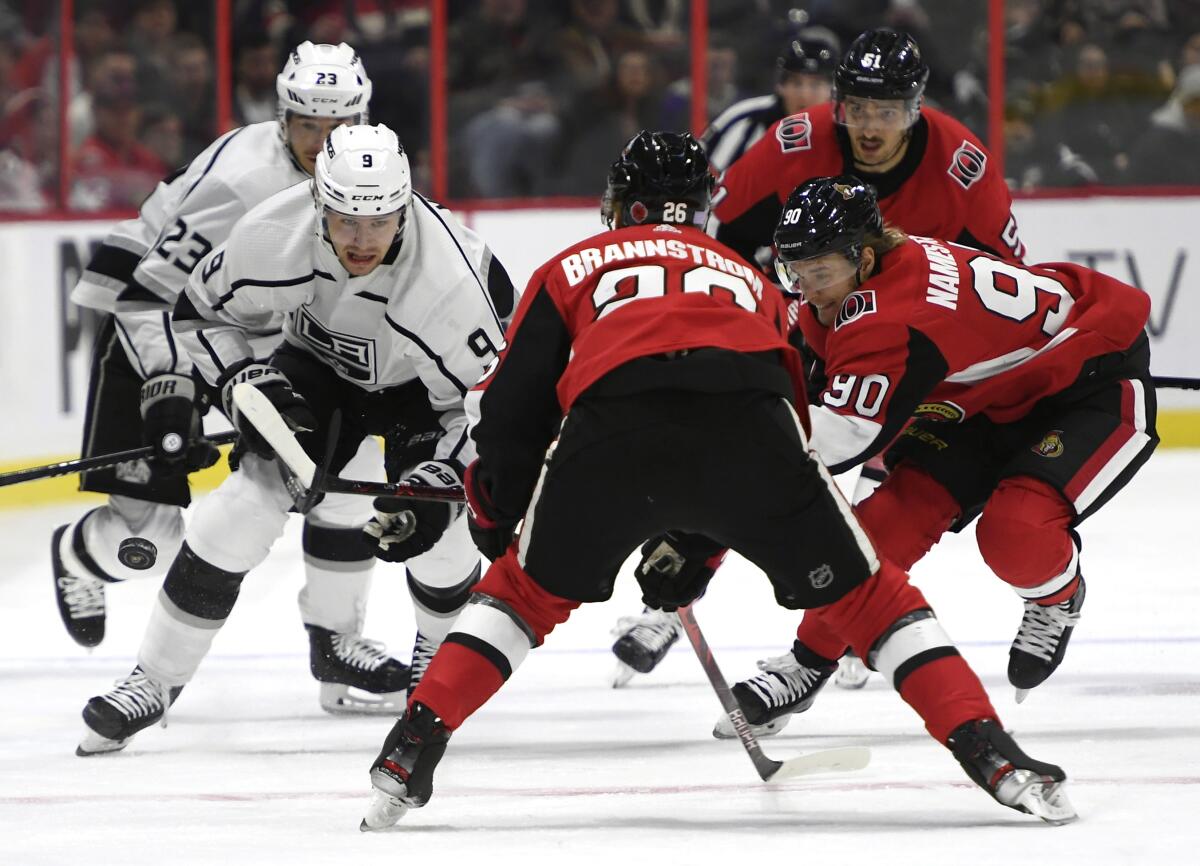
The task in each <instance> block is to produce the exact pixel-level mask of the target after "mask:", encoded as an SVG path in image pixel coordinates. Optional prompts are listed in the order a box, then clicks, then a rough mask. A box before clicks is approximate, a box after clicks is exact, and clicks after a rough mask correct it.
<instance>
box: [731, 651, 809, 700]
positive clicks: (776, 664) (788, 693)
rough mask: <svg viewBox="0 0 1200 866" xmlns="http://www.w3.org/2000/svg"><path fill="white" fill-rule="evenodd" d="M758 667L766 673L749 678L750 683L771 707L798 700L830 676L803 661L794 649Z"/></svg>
mask: <svg viewBox="0 0 1200 866" xmlns="http://www.w3.org/2000/svg"><path fill="white" fill-rule="evenodd" d="M758 669H759V670H760V671H762V673H761V674H758V675H757V676H754V677H751V678H750V679H748V680H746V685H747V686H748V687H749V688H751V689H753V690H754V692H755V694H757V695H758V696H759V698H761V699H762V701H763V703H765V704H766V705H767V706H768V707H771V708H775V707H783V706H787V705H788V704H793V703H796V702H797V701H799V700H800V699H802V698H804V697H806V696H807V692H809V691H810V690H811V689H812V688H813V687H814V686H815V685H817V684H818V683H819V682H821V680H822V679H823V678H824V677H825V676H826V674H825V673H824V672H823V671H819V670H817V669H816V668H810V667H808V666H806V665H802V664H800V662H798V661H796V657H795V656H794V655H793V654H792V653H790V652H787V653H784V654H783V655H780V656H774V657H772V658H769V659H762V660H761V661H759V662H758Z"/></svg>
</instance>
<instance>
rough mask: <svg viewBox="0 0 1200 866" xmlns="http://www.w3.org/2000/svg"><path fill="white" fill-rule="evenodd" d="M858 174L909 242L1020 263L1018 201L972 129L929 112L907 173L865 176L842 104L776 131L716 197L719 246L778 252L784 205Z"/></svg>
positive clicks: (919, 126)
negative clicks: (818, 182)
mask: <svg viewBox="0 0 1200 866" xmlns="http://www.w3.org/2000/svg"><path fill="white" fill-rule="evenodd" d="M839 174H855V175H858V176H859V177H861V178H862V179H863V180H865V181H867V182H868V183H870V184H871V185H872V186H874V187H875V189H876V192H877V193H878V194H879V207H880V210H881V211H882V212H883V218H884V219H885V220H886V221H887V222H889V223H891V224H892V225H895V226H896V227H898V228H901V229H903V230H904V231H906V232H908V233H909V234H916V235H923V236H927V237H935V238H949V239H951V240H953V241H955V242H956V243H961V244H965V245H967V246H971V247H975V248H976V249H981V250H985V251H987V252H990V253H992V254H994V255H997V256H1000V257H1001V258H1005V259H1009V260H1012V261H1020V260H1021V259H1022V257H1023V256H1024V253H1025V250H1024V247H1023V246H1022V244H1021V242H1020V240H1019V239H1018V237H1017V224H1016V221H1015V220H1014V219H1013V216H1012V196H1011V195H1010V194H1009V191H1008V187H1007V185H1006V184H1005V183H1004V178H1003V177H1002V176H1001V175H1000V172H999V169H998V168H997V167H996V164H995V162H994V161H993V160H992V159H991V158H990V156H989V154H988V152H987V150H986V149H985V148H984V146H983V144H982V143H981V142H980V141H979V139H977V138H976V137H975V136H974V135H973V134H972V133H971V132H970V130H968V129H967V128H966V127H965V126H963V125H962V124H961V123H959V122H958V121H957V120H955V119H954V118H952V117H950V116H949V115H947V114H943V113H942V112H940V111H937V110H936V109H933V108H922V109H921V115H920V117H919V118H918V119H917V122H916V123H915V124H914V125H913V128H912V137H911V139H910V141H909V146H908V150H907V152H906V153H905V155H904V158H903V159H902V160H901V161H900V164H899V165H897V166H896V167H895V168H893V169H891V170H890V171H887V172H885V173H883V174H877V175H876V174H866V173H863V172H861V171H856V170H855V168H854V161H853V158H852V155H851V151H850V140H849V138H848V136H847V134H846V131H845V130H844V129H843V128H842V127H841V126H839V125H838V124H837V123H835V122H834V119H833V105H832V103H827V104H825V105H819V106H815V107H813V108H809V109H807V110H805V111H803V112H801V113H800V114H794V115H792V116H790V117H785V118H784V119H783V120H781V121H779V122H778V123H776V124H775V125H774V126H772V127H771V128H770V129H768V130H767V132H766V133H765V134H764V135H763V137H762V138H760V139H759V140H758V141H757V142H756V143H755V144H754V146H753V147H751V148H750V149H749V150H748V151H746V153H745V155H744V156H742V158H741V159H739V160H738V161H737V162H735V163H734V164H733V165H731V166H730V167H729V168H728V169H727V170H726V172H725V173H724V174H723V175H722V176H721V182H720V186H719V187H718V189H717V192H716V194H715V195H714V197H713V205H714V208H713V212H714V215H715V216H716V217H717V218H718V219H719V220H720V221H721V225H720V226H719V228H718V229H717V238H718V239H719V240H721V241H723V242H724V243H726V244H728V245H729V246H731V247H732V248H733V249H735V250H737V251H738V252H740V253H742V254H743V255H748V254H750V255H752V254H753V250H755V249H757V248H758V247H762V246H769V245H770V244H771V238H772V236H773V234H774V231H775V224H776V222H777V221H778V219H779V213H780V211H781V209H782V204H783V202H784V201H786V200H787V197H788V195H789V194H790V193H791V192H792V190H794V189H795V188H796V187H797V186H799V185H800V184H802V183H804V182H805V181H807V180H810V179H812V178H814V177H830V176H833V175H839Z"/></svg>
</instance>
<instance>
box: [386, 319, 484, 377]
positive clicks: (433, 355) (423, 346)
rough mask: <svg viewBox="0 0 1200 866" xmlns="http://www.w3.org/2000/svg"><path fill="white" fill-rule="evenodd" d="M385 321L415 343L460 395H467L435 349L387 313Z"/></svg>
mask: <svg viewBox="0 0 1200 866" xmlns="http://www.w3.org/2000/svg"><path fill="white" fill-rule="evenodd" d="M383 319H384V321H385V322H387V323H388V324H389V325H391V327H392V330H394V331H395V332H396V333H398V334H402V335H403V336H405V337H407V338H408V339H409V340H411V341H412V342H413V344H414V345H416V346H417V348H419V349H420V350H421V351H422V352H424V353H425V355H426V356H427V357H428V358H429V360H431V361H433V363H434V364H436V365H437V368H438V370H440V371H441V373H442V375H443V376H445V377H446V378H447V379H448V380H449V381H450V382H451V383H452V384H453V385H454V387H455V388H457V389H458V393H459V394H466V393H467V387H466V385H464V384H463V383H462V382H460V381H459V380H458V377H457V376H455V375H454V374H453V373H451V372H450V368H449V367H447V366H446V362H445V361H444V360H443V359H442V356H441V355H439V354H438V353H437V352H435V351H433V349H431V348H430V347H429V346H428V345H426V343H425V341H424V340H422V339H421V338H420V337H418V336H417V335H416V334H415V333H413V332H412V331H410V330H408V329H407V328H405V327H404V326H403V325H400V324H399V323H398V322H397V321H396V320H395V319H393V318H392V317H391V316H389V315H387V314H386V313H384V315H383Z"/></svg>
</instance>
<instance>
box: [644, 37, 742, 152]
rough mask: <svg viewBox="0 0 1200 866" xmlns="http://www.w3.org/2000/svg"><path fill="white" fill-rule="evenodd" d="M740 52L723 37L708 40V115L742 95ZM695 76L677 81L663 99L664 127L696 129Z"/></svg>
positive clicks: (714, 115) (681, 129) (679, 129)
mask: <svg viewBox="0 0 1200 866" xmlns="http://www.w3.org/2000/svg"><path fill="white" fill-rule="evenodd" d="M737 59H738V58H737V52H736V51H734V49H733V46H732V45H729V44H727V43H725V42H724V41H722V40H721V39H720V37H714V38H712V39H710V40H709V42H708V82H707V84H708V95H707V97H706V99H705V102H706V105H705V107H704V118H705V120H707V119H708V118H710V117H716V116H717V115H718V114H720V113H721V112H722V111H724V110H725V109H726V108H728V107H729V106H730V105H732V104H733V103H734V102H737V101H738V98H739V97H740V96H741V93H740V91H739V90H738V84H737V67H738V62H737ZM691 114H692V79H691V77H690V76H686V77H684V78H680V79H678V80H676V81H673V82H672V83H671V85H670V86H669V87H668V88H667V94H666V98H665V99H664V100H663V108H662V118H663V119H662V124H663V125H662V128H663V129H673V130H677V131H679V132H687V131H688V130H690V129H691V128H692V116H691Z"/></svg>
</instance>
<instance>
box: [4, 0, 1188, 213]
mask: <svg viewBox="0 0 1200 866" xmlns="http://www.w3.org/2000/svg"><path fill="white" fill-rule="evenodd" d="M74 5H75V15H74V52H73V55H72V57H71V62H70V64H69V72H68V74H69V76H70V80H69V92H70V98H69V101H68V104H67V106H66V117H67V129H68V148H67V152H68V154H69V159H70V166H69V168H70V171H69V173H68V177H69V179H70V184H69V189H68V191H67V202H66V204H67V206H68V207H69V208H71V209H74V210H84V211H96V210H114V209H116V210H121V209H130V208H133V207H136V206H137V204H138V203H139V202H140V201H141V199H142V198H143V197H144V196H145V195H146V194H147V193H148V192H149V191H150V190H151V189H152V188H153V186H154V184H155V182H157V180H158V179H159V178H161V177H162V176H164V175H166V174H168V173H169V172H170V171H172V170H174V169H175V168H176V167H178V166H180V165H182V164H184V163H186V162H187V161H188V160H190V159H191V158H192V157H193V156H194V155H195V154H197V153H198V152H199V151H200V150H202V149H203V148H204V146H205V145H207V144H208V143H209V142H210V141H211V140H212V139H213V138H214V137H215V136H216V135H217V134H218V133H219V132H220V131H221V130H218V129H217V116H216V98H215V93H216V82H215V64H214V56H213V45H214V39H213V27H214V20H213V15H214V13H213V4H212V3H210V2H195V0H75V4H74ZM428 7H429V4H428V3H427V2H425V0H233V3H232V11H233V18H234V21H233V44H232V54H233V58H232V62H233V79H234V92H233V120H234V122H235V123H237V124H242V123H254V122H258V121H263V120H271V119H273V118H274V117H275V76H276V74H277V73H278V71H279V69H280V68H281V67H282V64H283V59H284V56H285V54H286V51H287V50H288V49H289V48H290V47H291V46H293V45H295V44H296V43H298V42H300V41H303V40H304V39H311V40H313V41H315V42H340V41H346V42H349V43H350V44H352V45H353V46H354V47H355V48H356V49H357V50H358V51H359V53H360V54H361V56H362V58H363V62H364V65H365V67H366V69H367V72H368V74H369V75H370V76H371V77H372V79H373V80H374V81H375V83H376V87H375V95H374V99H373V100H372V104H371V118H372V120H373V121H375V122H384V123H387V124H388V125H389V126H391V127H392V128H393V129H395V130H396V131H397V133H398V134H399V135H400V138H401V140H402V141H403V142H404V143H405V146H406V148H407V149H408V151H409V153H410V156H411V158H412V161H413V165H414V169H415V173H416V182H417V185H418V187H419V188H425V189H428V188H429V175H428V171H429V128H430V127H429V64H430V48H429V32H430V30H429V28H430V10H429V8H428ZM708 8H709V22H708V23H709V41H708V45H709V47H708V52H707V57H706V65H707V71H708V82H707V104H706V106H705V114H706V116H707V117H709V118H711V117H714V116H716V115H717V114H718V113H719V112H720V111H721V110H722V109H724V108H726V107H728V106H729V105H731V104H732V103H734V102H736V101H737V100H740V99H743V98H746V97H749V96H756V95H760V94H766V93H770V92H771V91H772V88H773V87H774V84H775V77H776V70H775V62H774V61H775V58H776V56H778V55H779V54H780V52H781V50H782V48H783V47H784V46H785V45H786V44H787V43H788V41H789V40H790V39H791V38H792V37H793V36H794V35H795V34H796V33H797V32H800V31H804V32H806V33H812V32H820V33H825V34H828V36H829V38H830V40H831V41H832V42H833V43H834V44H837V45H840V46H842V47H845V46H846V45H848V44H849V42H850V41H851V40H852V39H853V38H854V36H856V35H857V34H858V33H859V32H860V31H861V30H863V29H864V28H865V27H867V26H878V25H881V24H882V25H891V26H895V27H898V28H902V29H906V30H908V31H909V32H911V33H912V34H913V35H914V36H915V37H916V38H917V40H918V42H919V43H920V44H921V46H922V49H923V51H924V53H925V55H926V60H927V61H928V62H929V64H930V66H931V69H932V75H931V78H930V82H929V87H928V90H927V94H926V99H927V102H928V103H929V104H932V105H936V106H938V107H940V108H943V109H945V110H947V111H949V112H950V113H951V114H953V115H954V116H956V117H958V118H959V119H960V120H962V121H964V122H965V123H966V124H967V125H968V126H970V127H971V128H972V129H974V130H975V131H976V132H977V133H978V134H979V135H980V136H981V137H983V138H984V140H985V141H986V132H987V118H988V94H987V61H988V50H987V48H988V32H987V4H986V3H983V2H978V3H961V2H959V0H807V2H798V0H784V2H781V0H709V3H708ZM690 15H691V4H690V3H689V2H687V0H449V2H448V24H449V34H448V50H447V68H446V81H447V86H448V106H447V108H448V130H449V142H450V150H449V154H448V156H449V162H448V166H449V177H448V180H449V194H450V196H451V197H452V198H474V197H522V196H542V195H589V196H590V195H594V194H596V193H597V190H598V189H599V187H600V186H602V184H603V175H604V170H605V167H606V166H607V163H608V162H609V161H611V159H612V157H613V154H614V153H616V151H617V150H618V149H619V147H620V145H621V144H622V143H623V142H624V141H625V140H626V139H627V138H628V137H629V136H630V135H632V134H633V133H634V132H636V131H637V130H639V129H642V128H661V129H687V128H689V126H690V121H691V104H692V87H691V78H690V64H691V53H690V43H689V25H690V22H689V18H690ZM57 26H58V11H57V4H55V3H50V2H44V0H0V211H39V210H46V209H49V208H52V207H54V206H56V204H57V200H56V196H57V193H58V187H59V176H60V175H59V170H60V166H59V150H60V149H59V129H58V116H59V109H58V99H59V94H60V88H59V87H58V74H59V64H58V54H57V49H56V46H57ZM1005 28H1006V33H1005V60H1006V81H1007V94H1006V104H1005V121H1006V123H1005V137H1006V148H1005V150H1006V173H1007V176H1008V177H1009V180H1010V183H1011V184H1012V185H1013V187H1014V188H1016V189H1034V188H1038V187H1062V186H1080V185H1089V184H1200V156H1198V154H1200V147H1198V145H1200V0H1007V3H1006V9H1005Z"/></svg>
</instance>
